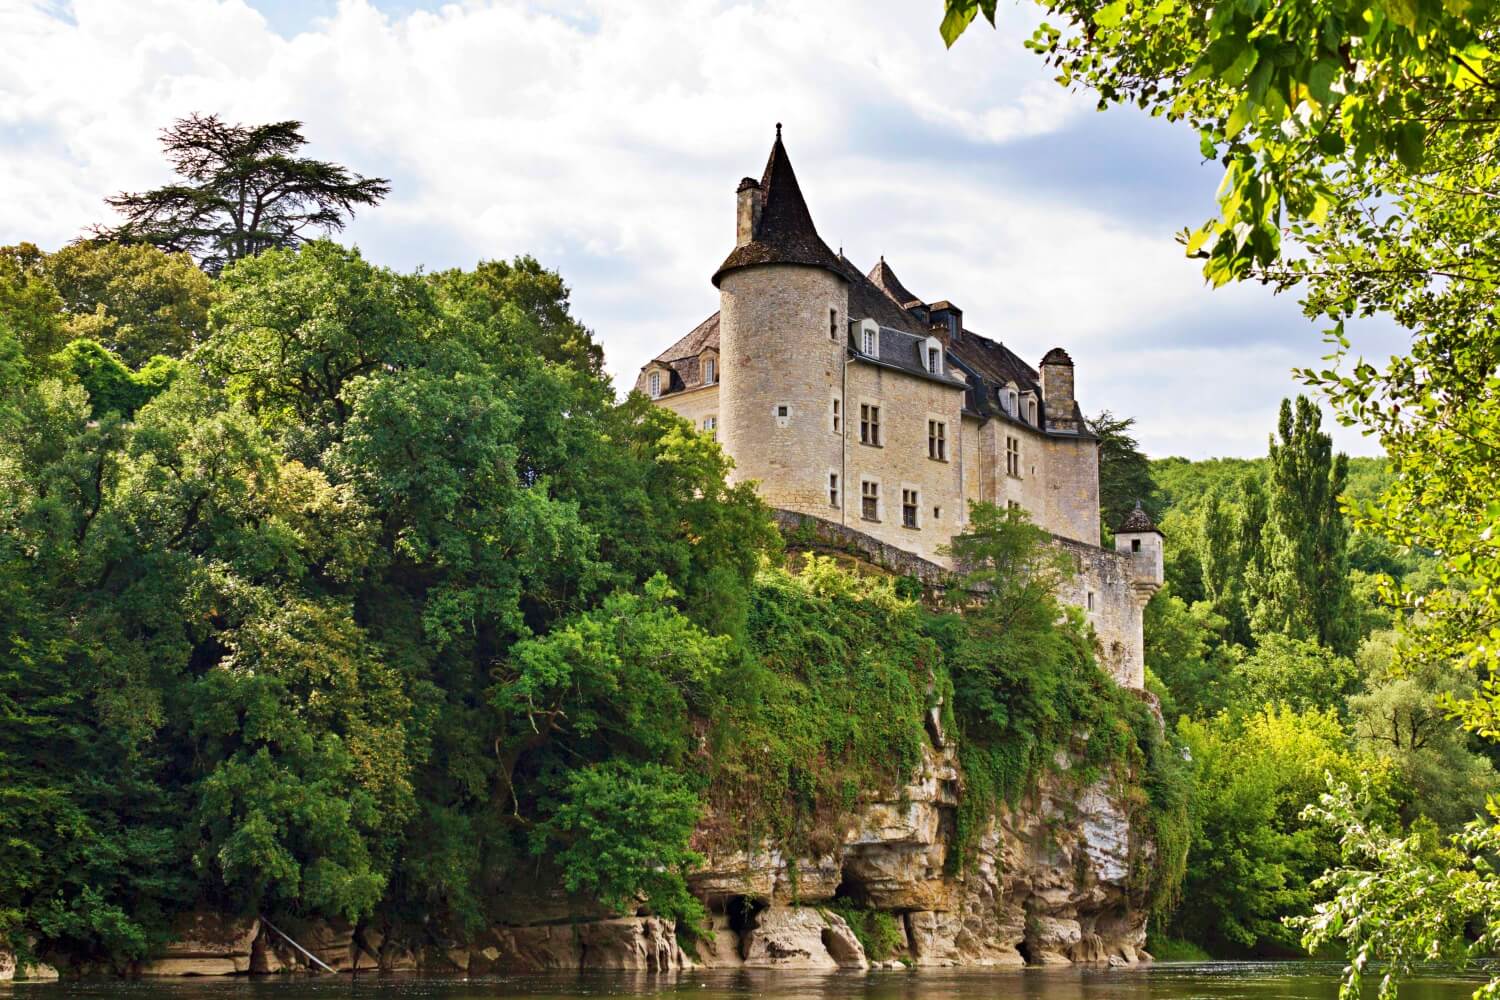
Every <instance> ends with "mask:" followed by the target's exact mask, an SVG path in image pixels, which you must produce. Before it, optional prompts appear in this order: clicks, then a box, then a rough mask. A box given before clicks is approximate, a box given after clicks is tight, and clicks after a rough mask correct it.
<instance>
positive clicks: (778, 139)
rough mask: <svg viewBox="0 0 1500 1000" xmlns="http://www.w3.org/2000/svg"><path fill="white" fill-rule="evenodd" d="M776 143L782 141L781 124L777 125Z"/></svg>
mask: <svg viewBox="0 0 1500 1000" xmlns="http://www.w3.org/2000/svg"><path fill="white" fill-rule="evenodd" d="M776 141H777V142H780V141H781V122H777V123H776Z"/></svg>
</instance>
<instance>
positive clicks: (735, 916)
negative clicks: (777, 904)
mask: <svg viewBox="0 0 1500 1000" xmlns="http://www.w3.org/2000/svg"><path fill="white" fill-rule="evenodd" d="M768 905H770V904H769V903H767V902H766V901H765V900H763V899H756V898H754V897H752V896H730V897H729V898H728V899H726V900H724V916H725V917H726V918H727V919H728V920H729V929H730V930H732V931H734V932H735V933H736V934H744V933H745V932H746V931H748V930H750V928H752V927H754V926H755V916H756V914H758V913H760V911H761V910H764V909H765V908H766V907H767V906H768Z"/></svg>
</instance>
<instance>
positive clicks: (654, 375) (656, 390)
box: [646, 371, 661, 399]
mask: <svg viewBox="0 0 1500 1000" xmlns="http://www.w3.org/2000/svg"><path fill="white" fill-rule="evenodd" d="M646 392H647V393H648V394H649V395H650V396H651V398H652V399H661V372H659V371H655V372H647V373H646Z"/></svg>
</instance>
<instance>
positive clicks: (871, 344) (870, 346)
mask: <svg viewBox="0 0 1500 1000" xmlns="http://www.w3.org/2000/svg"><path fill="white" fill-rule="evenodd" d="M876 336H877V331H875V330H872V329H870V328H869V327H866V328H865V339H864V352H865V353H866V354H867V355H869V356H870V357H872V358H873V357H875V356H876V353H877V350H878V347H877V343H876V339H875V338H876Z"/></svg>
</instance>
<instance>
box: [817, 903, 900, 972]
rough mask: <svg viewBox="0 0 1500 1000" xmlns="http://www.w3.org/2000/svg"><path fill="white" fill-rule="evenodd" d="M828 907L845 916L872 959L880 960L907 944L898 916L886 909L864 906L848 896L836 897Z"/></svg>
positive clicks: (867, 955) (845, 921)
mask: <svg viewBox="0 0 1500 1000" xmlns="http://www.w3.org/2000/svg"><path fill="white" fill-rule="evenodd" d="M827 908H828V910H830V911H831V912H833V913H836V914H838V915H839V916H840V917H843V918H844V923H846V924H848V925H849V929H850V930H851V931H853V932H854V936H855V938H857V939H858V940H859V943H860V947H862V948H864V950H865V957H866V958H868V959H869V960H870V961H872V962H883V961H885V960H886V959H888V958H890V957H891V956H892V955H894V954H895V953H896V952H897V951H900V950H901V949H902V948H903V947H904V946H905V945H906V930H905V928H904V927H902V925H901V922H900V918H899V917H897V916H896V915H895V914H893V913H890V912H889V911H887V910H871V909H867V908H865V907H862V906H860V905H859V904H857V903H855V902H853V901H852V900H849V899H835V900H833V902H831V903H829V904H828V907H827Z"/></svg>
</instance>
